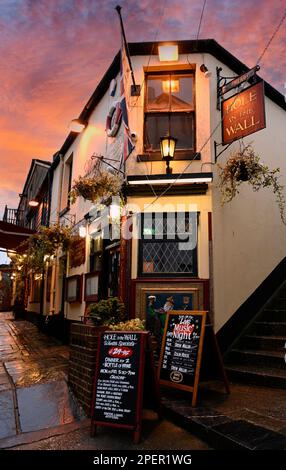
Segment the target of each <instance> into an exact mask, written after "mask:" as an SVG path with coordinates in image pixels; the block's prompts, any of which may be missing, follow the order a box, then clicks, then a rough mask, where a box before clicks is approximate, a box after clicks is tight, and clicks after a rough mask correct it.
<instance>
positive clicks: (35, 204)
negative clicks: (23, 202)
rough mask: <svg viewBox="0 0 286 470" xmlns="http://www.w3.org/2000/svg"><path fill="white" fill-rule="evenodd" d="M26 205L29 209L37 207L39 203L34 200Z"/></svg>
mask: <svg viewBox="0 0 286 470" xmlns="http://www.w3.org/2000/svg"><path fill="white" fill-rule="evenodd" d="M28 204H29V206H30V207H38V205H39V204H40V203H39V201H36V199H31V200H30V201H29V203H28Z"/></svg>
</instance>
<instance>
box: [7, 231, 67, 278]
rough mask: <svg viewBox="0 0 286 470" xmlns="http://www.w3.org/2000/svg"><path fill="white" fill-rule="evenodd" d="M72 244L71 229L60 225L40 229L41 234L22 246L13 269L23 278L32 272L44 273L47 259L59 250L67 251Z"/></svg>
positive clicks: (29, 239)
mask: <svg viewBox="0 0 286 470" xmlns="http://www.w3.org/2000/svg"><path fill="white" fill-rule="evenodd" d="M70 243H71V229H70V228H68V227H63V226H60V225H53V226H51V227H40V229H39V232H37V233H35V234H33V235H31V236H30V237H29V238H28V239H27V240H26V241H25V242H23V243H22V244H21V245H20V250H19V251H20V252H21V254H17V255H16V257H15V259H14V260H13V269H14V271H15V272H16V273H17V274H22V275H23V276H24V275H25V274H26V273H27V272H29V271H30V270H32V271H33V272H34V273H37V272H42V270H43V268H44V266H45V261H46V259H47V258H49V257H51V256H53V255H55V254H56V251H57V250H58V249H62V250H63V251H66V250H67V249H68V248H69V246H70Z"/></svg>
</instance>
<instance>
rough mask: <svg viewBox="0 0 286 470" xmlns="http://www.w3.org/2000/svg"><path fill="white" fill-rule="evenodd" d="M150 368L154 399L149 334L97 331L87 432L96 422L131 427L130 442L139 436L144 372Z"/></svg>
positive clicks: (155, 388) (156, 399) (157, 402)
mask: <svg viewBox="0 0 286 470" xmlns="http://www.w3.org/2000/svg"><path fill="white" fill-rule="evenodd" d="M146 369H148V372H149V379H150V372H151V376H152V377H151V379H150V380H151V386H150V383H148V388H151V389H153V397H154V403H155V405H156V408H157V410H158V411H159V407H160V399H159V389H158V386H157V379H156V374H155V369H154V362H153V354H152V349H151V345H150V337H149V334H148V332H147V331H140V332H138V331H106V332H104V333H101V335H100V339H99V347H98V351H97V363H96V373H95V382H94V393H93V400H92V419H91V425H92V426H91V435H92V436H94V435H95V434H96V428H97V426H98V425H99V426H110V427H114V428H125V429H129V430H132V431H134V443H138V442H139V441H140V437H141V420H142V406H143V391H144V376H145V378H146V373H145V372H146Z"/></svg>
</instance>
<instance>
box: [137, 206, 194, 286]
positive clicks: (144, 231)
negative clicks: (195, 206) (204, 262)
mask: <svg viewBox="0 0 286 470" xmlns="http://www.w3.org/2000/svg"><path fill="white" fill-rule="evenodd" d="M197 219H198V213H197V212H191V213H185V212H177V213H171V212H168V213H145V214H142V215H141V227H140V232H141V240H140V256H139V271H140V274H141V275H143V276H153V277H155V276H158V275H163V276H164V275H172V274H174V275H187V276H192V277H196V276H197Z"/></svg>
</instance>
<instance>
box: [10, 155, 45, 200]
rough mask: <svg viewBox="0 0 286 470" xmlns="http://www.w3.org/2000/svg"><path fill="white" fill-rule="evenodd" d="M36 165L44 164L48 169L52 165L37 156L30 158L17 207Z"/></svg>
mask: <svg viewBox="0 0 286 470" xmlns="http://www.w3.org/2000/svg"><path fill="white" fill-rule="evenodd" d="M36 165H39V166H45V167H46V168H47V169H49V168H50V167H51V165H52V162H49V161H48V160H40V159H39V158H33V159H32V162H31V166H30V169H29V173H28V175H27V178H26V181H25V184H24V188H23V191H22V196H20V201H19V204H18V207H20V204H21V201H22V198H23V197H24V195H25V194H26V189H27V187H28V184H29V182H30V179H31V177H32V175H33V171H34V168H35V166H36Z"/></svg>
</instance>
